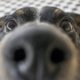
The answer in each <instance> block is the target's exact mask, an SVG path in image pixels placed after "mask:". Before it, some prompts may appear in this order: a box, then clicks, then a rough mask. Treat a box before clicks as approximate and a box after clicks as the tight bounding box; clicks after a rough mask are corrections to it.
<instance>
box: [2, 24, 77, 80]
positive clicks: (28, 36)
mask: <svg viewBox="0 0 80 80" xmlns="http://www.w3.org/2000/svg"><path fill="white" fill-rule="evenodd" d="M0 53H1V55H2V58H3V63H4V65H5V69H6V70H5V73H8V74H7V75H8V76H9V77H10V80H59V78H60V76H59V75H63V74H65V78H68V79H63V80H69V78H70V77H67V76H66V75H68V74H70V76H71V77H72V74H73V73H74V72H75V71H76V70H75V69H76V67H77V65H75V64H77V63H76V62H77V58H76V56H77V50H76V48H75V46H74V44H73V43H72V41H71V40H70V39H69V38H68V36H67V35H66V34H64V33H63V32H61V31H59V30H58V29H57V28H56V26H54V25H50V24H46V23H28V24H26V25H23V26H20V27H19V28H17V29H15V30H14V31H12V32H10V33H9V34H8V35H6V36H5V37H4V39H3V40H2V42H1V51H0ZM73 63H74V64H73ZM70 66H73V67H70ZM57 69H58V70H57ZM62 69H63V70H65V73H64V71H61V70H62ZM70 70H73V72H70ZM60 72H61V74H60ZM58 76H59V77H58ZM9 77H8V78H9ZM61 78H62V76H61ZM70 79H71V78H70ZM5 80H6V78H5ZM8 80H9V79H8Z"/></svg>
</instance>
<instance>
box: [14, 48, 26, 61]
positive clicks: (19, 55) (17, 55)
mask: <svg viewBox="0 0 80 80" xmlns="http://www.w3.org/2000/svg"><path fill="white" fill-rule="evenodd" d="M25 59H26V52H25V50H24V48H22V47H21V48H18V49H15V50H14V52H13V60H14V61H15V62H22V61H24V60H25Z"/></svg>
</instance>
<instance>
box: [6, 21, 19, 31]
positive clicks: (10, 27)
mask: <svg viewBox="0 0 80 80" xmlns="http://www.w3.org/2000/svg"><path fill="white" fill-rule="evenodd" d="M16 26H17V22H16V21H15V20H10V21H8V22H7V24H6V29H7V30H8V31H11V30H13V29H14V28H16Z"/></svg>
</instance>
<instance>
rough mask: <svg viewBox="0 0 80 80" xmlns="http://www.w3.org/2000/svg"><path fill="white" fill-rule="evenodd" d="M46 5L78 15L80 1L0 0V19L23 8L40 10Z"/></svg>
mask: <svg viewBox="0 0 80 80" xmlns="http://www.w3.org/2000/svg"><path fill="white" fill-rule="evenodd" d="M47 5H48V6H55V7H58V8H60V9H62V10H64V11H66V12H74V13H78V14H80V0H0V17H2V16H4V15H6V14H11V13H13V12H14V11H15V10H17V9H19V8H22V7H25V6H34V7H37V8H39V9H40V8H41V7H43V6H47Z"/></svg>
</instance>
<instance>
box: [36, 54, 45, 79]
mask: <svg viewBox="0 0 80 80" xmlns="http://www.w3.org/2000/svg"><path fill="white" fill-rule="evenodd" d="M40 54H42V53H40ZM38 56H39V57H38V61H37V72H36V80H43V75H44V71H43V70H44V62H43V58H42V56H41V55H38Z"/></svg>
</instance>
